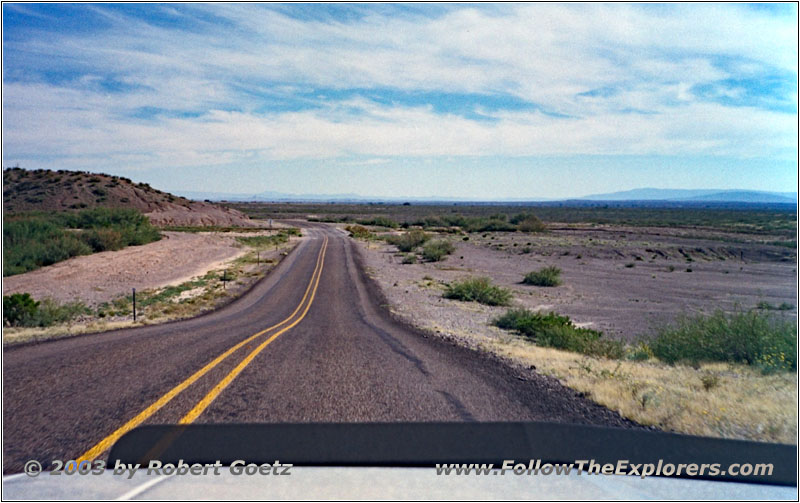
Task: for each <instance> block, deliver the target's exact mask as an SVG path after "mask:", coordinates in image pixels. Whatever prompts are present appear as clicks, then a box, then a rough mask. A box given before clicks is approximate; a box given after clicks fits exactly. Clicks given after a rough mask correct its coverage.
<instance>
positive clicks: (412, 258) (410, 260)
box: [403, 253, 417, 264]
mask: <svg viewBox="0 0 800 503" xmlns="http://www.w3.org/2000/svg"><path fill="white" fill-rule="evenodd" d="M403 263H404V264H416V263H417V256H416V255H414V254H413V253H409V254H408V255H406V256H405V257H403Z"/></svg>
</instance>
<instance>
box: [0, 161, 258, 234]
mask: <svg viewBox="0 0 800 503" xmlns="http://www.w3.org/2000/svg"><path fill="white" fill-rule="evenodd" d="M97 206H103V207H110V208H135V209H137V210H139V211H141V212H142V213H144V214H145V215H147V217H148V218H150V221H151V222H152V223H153V224H154V225H158V226H168V225H186V226H207V225H218V226H242V227H253V226H256V225H257V224H256V222H254V221H252V220H250V219H249V218H248V217H247V215H245V214H244V213H241V212H239V211H236V210H233V209H230V208H224V207H222V206H219V205H217V204H213V203H210V202H198V201H192V200H189V199H186V198H184V197H180V196H175V195H172V194H169V193H167V192H162V191H160V190H157V189H154V188H152V187H150V185H148V184H146V183H135V182H133V181H131V180H130V179H128V178H123V177H119V176H111V175H105V174H98V173H88V172H84V171H66V170H58V171H51V170H45V169H38V170H32V171H29V170H25V169H21V168H8V169H5V170H3V211H4V212H6V213H19V212H23V211H72V210H80V209H84V208H94V207H97Z"/></svg>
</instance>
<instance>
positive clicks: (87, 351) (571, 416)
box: [3, 225, 631, 473]
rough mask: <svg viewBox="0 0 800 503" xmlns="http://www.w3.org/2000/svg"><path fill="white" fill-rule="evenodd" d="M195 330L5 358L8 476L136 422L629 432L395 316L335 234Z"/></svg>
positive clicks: (125, 333) (48, 346) (73, 454)
mask: <svg viewBox="0 0 800 503" xmlns="http://www.w3.org/2000/svg"><path fill="white" fill-rule="evenodd" d="M306 234H307V236H308V237H307V239H305V240H304V241H303V242H302V243H301V244H300V245H299V246H298V247H297V248H296V249H295V250H294V251H293V252H292V253H291V254H290V255H289V256H288V257H287V258H286V259H285V260H284V261H283V262H282V263H281V264H280V265H279V266H278V267H277V268H276V269H275V270H274V271H273V272H272V273H271V274H270V275H269V276H268V277H267V278H265V279H264V280H262V281H261V282H259V283H258V284H257V285H256V286H255V287H254V288H253V289H252V290H251V291H250V292H249V293H247V294H246V295H244V296H243V297H241V298H240V299H238V300H237V301H235V302H233V303H231V304H229V305H228V306H226V307H225V308H223V309H221V310H219V311H216V312H214V313H211V314H208V315H205V316H201V317H199V318H195V319H191V320H186V321H181V322H176V323H170V324H165V325H157V326H148V327H141V328H135V329H127V330H120V331H115V332H107V333H103V334H97V335H87V336H81V337H75V338H71V339H62V340H57V341H53V342H48V343H44V344H38V345H33V346H25V347H18V348H12V349H7V350H4V351H3V378H4V386H3V421H4V423H3V441H4V449H3V460H4V472H5V473H12V472H17V471H20V470H21V468H22V465H23V464H24V462H25V461H26V460H28V459H38V460H40V461H42V462H49V460H53V459H62V460H68V459H91V458H97V457H100V458H102V457H103V456H105V455H107V452H108V448H109V447H110V446H111V445H112V444H113V442H114V441H115V440H116V438H118V437H119V436H121V435H122V434H124V433H125V432H126V431H128V430H129V429H131V428H133V427H135V426H137V425H139V424H175V423H179V422H183V423H192V422H194V423H238V422H250V423H252V422H362V421H366V422H370V421H390V422H396V421H490V420H493V421H524V420H553V421H561V422H574V423H583V424H598V425H608V426H631V424H630V423H628V422H626V421H624V420H622V419H621V418H620V417H619V416H617V415H616V414H615V413H612V412H610V411H608V410H607V409H604V408H602V407H599V406H597V405H594V404H592V403H590V402H588V401H586V400H583V399H581V398H579V397H578V396H577V395H576V394H575V393H574V392H572V391H570V390H567V389H565V388H563V387H561V386H560V385H558V384H557V383H555V382H553V381H552V380H550V379H545V378H543V377H540V376H537V375H536V374H533V373H526V374H525V375H523V374H520V371H515V370H513V369H510V368H508V367H506V366H505V365H503V364H502V363H499V362H498V361H496V360H494V359H492V358H490V357H487V356H482V355H480V354H477V353H475V352H472V351H470V350H466V349H463V348H460V347H457V346H453V345H451V344H448V343H446V342H443V341H440V340H438V339H436V338H434V337H425V336H423V335H421V334H419V333H417V332H416V331H414V330H412V329H410V328H408V327H405V326H403V325H401V324H398V323H397V322H395V321H393V320H392V319H390V317H389V316H388V315H387V313H386V311H385V310H384V309H383V308H382V307H381V305H380V302H381V301H380V294H379V292H378V291H377V290H376V287H375V285H374V284H373V283H372V282H371V280H369V279H368V278H367V277H366V275H365V273H364V271H363V268H362V267H361V266H360V258H359V255H358V250H357V248H356V247H355V245H354V244H353V243H352V241H351V240H350V238H348V237H346V236H345V235H344V234H342V233H341V231H338V230H336V229H333V228H329V227H326V226H323V225H319V226H311V227H308V228H307V229H306Z"/></svg>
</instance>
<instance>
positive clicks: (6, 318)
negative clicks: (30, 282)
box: [3, 293, 39, 327]
mask: <svg viewBox="0 0 800 503" xmlns="http://www.w3.org/2000/svg"><path fill="white" fill-rule="evenodd" d="M38 307H39V303H38V302H36V301H35V300H33V298H32V297H31V294H29V293H14V294H11V295H3V325H8V326H12V327H15V326H20V325H24V324H25V323H26V322H27V321H28V320H30V319H31V318H33V316H34V315H35V314H36V310H37V309H38Z"/></svg>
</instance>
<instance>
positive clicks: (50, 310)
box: [3, 293, 89, 327]
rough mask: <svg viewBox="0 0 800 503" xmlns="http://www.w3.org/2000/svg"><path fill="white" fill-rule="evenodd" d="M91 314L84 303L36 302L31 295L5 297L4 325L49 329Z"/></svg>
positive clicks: (16, 294) (17, 294)
mask: <svg viewBox="0 0 800 503" xmlns="http://www.w3.org/2000/svg"><path fill="white" fill-rule="evenodd" d="M86 313H89V309H88V308H87V307H86V305H85V304H84V303H82V302H67V303H63V304H62V303H59V302H56V301H54V300H52V299H44V300H42V301H41V302H38V301H35V300H34V299H33V298H32V297H31V296H30V294H27V293H15V294H12V295H10V296H3V323H4V324H5V325H9V326H22V327H49V326H50V325H54V324H56V323H64V322H67V321H70V320H72V319H73V318H75V317H77V316H79V315H81V314H86Z"/></svg>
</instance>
